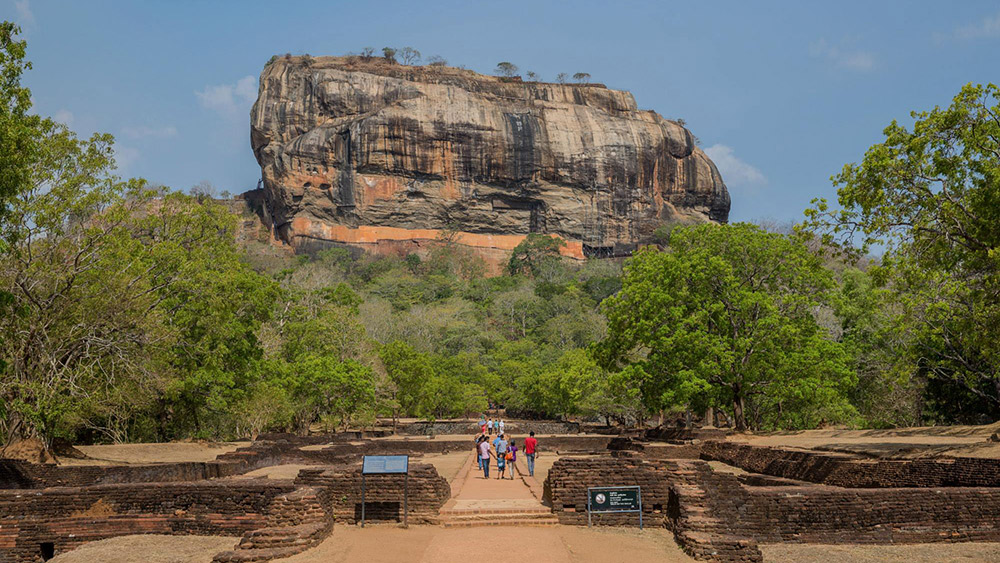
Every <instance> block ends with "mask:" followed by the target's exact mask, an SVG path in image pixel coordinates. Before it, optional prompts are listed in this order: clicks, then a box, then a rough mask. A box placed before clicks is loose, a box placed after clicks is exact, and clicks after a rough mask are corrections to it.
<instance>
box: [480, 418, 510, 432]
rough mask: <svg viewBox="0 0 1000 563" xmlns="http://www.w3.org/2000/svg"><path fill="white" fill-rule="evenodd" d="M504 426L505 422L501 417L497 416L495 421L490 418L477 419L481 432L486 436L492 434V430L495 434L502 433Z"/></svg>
mask: <svg viewBox="0 0 1000 563" xmlns="http://www.w3.org/2000/svg"><path fill="white" fill-rule="evenodd" d="M505 427H506V424H505V423H504V421H503V419H502V418H498V419H497V420H496V422H493V419H492V418H489V419H482V418H480V419H479V430H480V432H481V433H482V434H485V435H487V436H492V435H493V432H494V431H496V433H497V434H503V433H504V428H505Z"/></svg>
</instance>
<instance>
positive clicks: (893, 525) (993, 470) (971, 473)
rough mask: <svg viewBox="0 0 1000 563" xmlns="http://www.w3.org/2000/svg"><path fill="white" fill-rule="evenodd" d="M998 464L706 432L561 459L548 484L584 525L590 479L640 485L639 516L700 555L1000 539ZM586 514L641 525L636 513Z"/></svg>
mask: <svg viewBox="0 0 1000 563" xmlns="http://www.w3.org/2000/svg"><path fill="white" fill-rule="evenodd" d="M651 449H652V450H654V452H655V453H654V454H653V455H650V453H648V452H649V450H651ZM710 461H721V462H723V463H725V464H727V465H730V466H733V468H734V469H733V470H732V471H719V470H716V469H714V468H713V467H712V465H711V464H710V463H709V462H710ZM736 468H738V469H739V470H742V471H746V472H748V473H742V472H740V471H737V470H736ZM998 471H1000V460H992V459H977V458H939V459H913V460H872V459H863V458H856V457H853V456H848V455H839V454H837V455H834V454H826V453H819V452H805V451H797V450H785V449H781V448H770V447H760V446H748V445H742V444H734V443H730V442H721V441H706V442H701V443H698V444H693V443H692V444H689V445H686V446H685V445H676V446H659V447H656V448H650V447H649V446H648V445H647V446H645V447H644V448H642V449H638V448H631V449H628V450H626V449H622V450H619V452H618V455H616V456H613V457H603V458H602V457H594V458H563V459H560V460H559V461H557V462H556V463H555V465H554V466H553V467H552V469H551V471H550V472H549V477H548V479H547V480H546V483H545V495H546V498H547V499H548V500H549V502H550V503H551V506H552V510H553V512H555V513H556V514H557V515H558V517H559V519H560V521H561V522H562V523H564V524H573V525H586V522H587V513H586V506H587V498H586V491H587V487H588V486H619V485H639V486H641V487H642V499H643V518H644V524H645V525H647V526H649V525H653V526H665V527H666V528H668V529H670V530H672V531H673V532H674V535H675V538H676V540H677V542H678V543H679V544H680V545H681V546H682V547H683V548H684V549H685V551H687V552H688V553H689V554H690V555H692V556H694V557H695V558H696V559H703V560H711V561H737V562H743V561H750V562H756V561H761V560H762V557H761V553H760V550H759V549H758V547H757V545H758V544H759V543H782V542H792V543H819V544H861V543H863V544H897V543H933V542H964V541H991V542H995V541H1000V473H998ZM593 522H594V524H595V525H626V526H637V525H638V515H636V514H617V515H615V514H600V515H593Z"/></svg>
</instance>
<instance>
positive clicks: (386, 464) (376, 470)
mask: <svg viewBox="0 0 1000 563" xmlns="http://www.w3.org/2000/svg"><path fill="white" fill-rule="evenodd" d="M409 464H410V456H406V455H366V456H365V457H364V459H363V460H362V464H361V472H362V473H364V474H366V475H373V474H380V473H408V472H409V471H408V469H409Z"/></svg>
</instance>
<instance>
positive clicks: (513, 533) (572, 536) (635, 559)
mask: <svg viewBox="0 0 1000 563" xmlns="http://www.w3.org/2000/svg"><path fill="white" fill-rule="evenodd" d="M496 545H505V546H510V548H511V550H512V552H511V554H510V556H509V559H511V560H514V561H518V560H525V561H539V562H541V561H544V562H546V563H549V562H552V563H614V562H623V563H624V562H629V563H675V562H676V563H681V562H683V563H688V562H690V561H694V560H693V559H691V558H689V557H688V556H687V555H685V554H684V553H683V552H682V551H681V550H680V548H678V547H677V545H676V544H675V543H674V540H673V535H672V534H670V532H667V531H666V530H663V529H647V530H644V531H642V532H640V531H639V530H635V529H631V528H621V529H619V528H604V529H597V528H594V529H590V530H588V529H587V528H578V527H574V526H555V527H551V528H517V527H496V528H448V529H445V528H440V527H437V526H411V527H410V528H409V529H407V530H404V529H401V528H398V527H395V526H369V527H366V528H364V529H361V528H358V527H355V526H336V527H335V528H334V531H333V535H331V536H330V538H328V539H327V540H326V541H325V542H323V543H322V544H320V545H319V546H318V547H316V548H315V549H312V550H309V551H307V552H305V553H300V554H299V555H296V556H294V557H290V558H288V559H280V560H276V561H282V563H347V562H352V563H353V562H362V561H363V562H364V563H451V562H454V563H468V562H469V561H475V560H480V559H483V557H482V556H481V554H482V552H483V550H484V549H485V550H487V551H490V552H492V550H493V548H492V547H491V546H496ZM477 554H480V555H477Z"/></svg>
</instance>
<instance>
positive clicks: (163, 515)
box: [0, 481, 295, 563]
mask: <svg viewBox="0 0 1000 563" xmlns="http://www.w3.org/2000/svg"><path fill="white" fill-rule="evenodd" d="M294 488H295V487H294V485H292V483H291V482H288V481H284V482H279V481H268V482H263V481H258V482H253V481H248V482H238V481H229V482H218V481H217V482H207V481H202V482H198V483H143V484H117V485H97V486H90V487H60V488H51V489H45V490H8V491H0V561H3V562H8V561H10V562H16V563H22V562H34V561H40V560H41V551H40V544H42V543H53V544H54V546H55V552H56V553H57V554H58V553H62V552H65V551H69V550H71V549H74V548H76V547H78V546H79V545H82V544H83V543H86V542H89V541H95V540H100V539H106V538H110V537H115V536H121V535H128V534H178V535H184V534H194V535H241V534H243V533H244V532H247V531H250V530H254V529H257V528H262V527H264V526H267V525H269V524H270V523H271V521H272V519H271V513H270V506H271V503H272V502H273V501H274V499H275V498H276V497H279V496H280V495H284V494H288V493H290V492H291V491H293V490H294ZM287 512H288V511H287V510H286V511H285V515H283V516H282V517H281V518H284V519H287V518H289V516H287Z"/></svg>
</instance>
